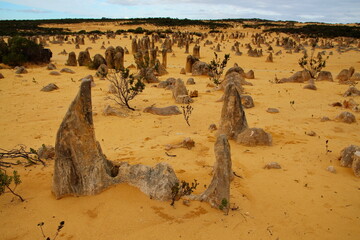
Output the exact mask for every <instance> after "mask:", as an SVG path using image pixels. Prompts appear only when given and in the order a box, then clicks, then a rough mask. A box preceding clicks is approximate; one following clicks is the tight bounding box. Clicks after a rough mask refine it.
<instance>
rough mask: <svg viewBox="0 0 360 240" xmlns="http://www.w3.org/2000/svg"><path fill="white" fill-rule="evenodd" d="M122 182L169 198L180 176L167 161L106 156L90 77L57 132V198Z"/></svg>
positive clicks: (53, 189)
mask: <svg viewBox="0 0 360 240" xmlns="http://www.w3.org/2000/svg"><path fill="white" fill-rule="evenodd" d="M122 182H126V183H129V184H131V185H133V186H136V187H138V188H139V189H140V190H141V191H142V192H144V193H146V194H148V195H149V196H150V197H152V198H154V199H158V200H169V199H171V193H172V190H171V188H172V187H173V186H174V185H175V183H177V182H178V179H177V177H176V175H175V172H174V170H173V169H172V168H171V167H170V166H169V165H168V164H166V163H159V164H157V165H156V166H155V167H148V166H144V165H134V166H131V165H129V164H128V163H116V164H115V163H114V162H111V161H109V160H107V159H106V157H105V155H104V154H103V153H102V151H101V147H100V144H99V143H98V142H97V141H96V139H95V132H94V125H93V118H92V103H91V81H90V80H84V81H82V83H81V87H80V90H79V93H78V95H77V96H76V97H75V99H74V101H73V102H72V104H71V105H70V107H69V109H68V112H67V113H66V115H65V117H64V120H63V122H62V123H61V125H60V128H59V130H58V133H57V136H56V144H55V167H54V176H53V186H52V191H53V193H54V195H55V197H56V198H62V197H64V196H67V195H73V196H81V195H93V194H97V193H99V192H101V191H102V190H104V189H106V188H107V187H109V186H110V185H113V184H117V183H122Z"/></svg>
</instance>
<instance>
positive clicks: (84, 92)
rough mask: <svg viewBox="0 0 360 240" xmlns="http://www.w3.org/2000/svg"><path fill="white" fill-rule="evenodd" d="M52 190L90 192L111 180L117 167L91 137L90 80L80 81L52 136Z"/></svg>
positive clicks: (58, 192) (59, 194)
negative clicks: (75, 93) (53, 155)
mask: <svg viewBox="0 0 360 240" xmlns="http://www.w3.org/2000/svg"><path fill="white" fill-rule="evenodd" d="M55 152H56V154H55V169H54V177H53V193H54V194H55V197H56V198H61V197H63V196H66V195H74V196H81V195H93V194H97V193H99V192H100V191H102V190H104V189H105V188H107V187H108V186H110V185H111V184H113V177H115V176H116V175H117V171H116V170H117V169H116V168H114V166H113V164H111V162H109V161H108V160H107V159H106V158H105V156H104V155H103V153H102V150H101V147H100V144H99V143H98V142H97V141H96V140H95V131H94V126H93V118H92V103H91V81H90V80H88V81H83V82H82V83H81V87H80V91H79V93H78V95H77V96H76V98H75V99H74V101H73V102H72V104H71V105H70V107H69V109H68V112H67V113H66V115H65V117H64V120H63V122H62V123H61V125H60V128H59V130H58V133H57V137H56V144H55Z"/></svg>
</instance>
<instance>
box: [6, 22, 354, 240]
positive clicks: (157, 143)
mask: <svg viewBox="0 0 360 240" xmlns="http://www.w3.org/2000/svg"><path fill="white" fill-rule="evenodd" d="M65 27H69V26H65ZM101 27H102V28H101V29H100V30H104V29H112V30H117V29H120V27H119V26H114V25H111V24H109V23H106V24H104V25H102V26H101ZM143 27H144V28H146V29H149V28H150V26H143ZM126 28H128V26H126ZM132 28H133V27H132ZM134 28H135V27H134ZM71 29H72V30H81V29H85V30H88V31H91V30H94V29H99V26H95V24H92V25H91V24H84V25H79V24H73V25H72V26H71ZM182 30H184V29H182ZM188 30H191V31H200V30H199V29H188ZM237 30H240V31H244V32H245V31H248V32H249V36H251V33H252V32H251V31H252V30H251V29H245V30H243V29H237ZM228 31H230V30H228ZM257 31H258V30H257ZM273 36H275V34H273ZM209 39H210V40H212V41H214V39H213V38H212V37H210V36H209ZM103 41H105V43H106V47H108V46H110V45H112V46H114V47H115V46H118V45H119V46H122V47H127V48H128V49H129V50H130V51H131V41H130V39H129V38H123V36H121V37H119V36H116V39H109V40H108V39H106V37H105V36H103V38H102V39H100V40H98V41H97V42H96V44H93V43H91V42H90V41H89V40H88V39H85V44H86V45H85V46H84V45H80V47H81V49H75V46H74V45H68V44H63V46H59V45H52V44H51V45H50V46H49V47H50V49H51V50H52V52H53V58H52V62H53V63H55V65H56V66H57V70H60V69H61V68H63V67H65V65H64V64H65V61H66V59H67V56H64V55H58V53H60V52H61V51H62V50H63V49H65V50H66V51H67V52H70V51H75V52H76V54H77V55H78V53H79V51H83V50H85V49H86V47H92V49H91V50H90V55H91V57H93V56H94V55H95V54H96V53H101V54H102V55H104V52H105V50H101V49H100V46H101V44H102V42H103ZM108 41H110V43H108ZM239 41H240V42H241V44H245V43H249V42H250V38H249V37H248V38H246V39H240V40H239ZM215 44H216V43H215V42H214V45H215ZM221 45H222V49H223V52H222V53H220V54H219V55H220V56H221V57H222V56H223V54H225V53H231V60H230V62H229V64H228V67H231V66H233V64H234V63H238V64H239V66H241V67H242V68H244V70H245V71H246V72H247V71H248V70H250V69H252V70H254V72H255V79H253V80H249V81H250V82H252V83H253V84H254V86H245V91H246V92H247V93H248V94H250V95H251V96H252V97H253V98H254V101H255V107H254V108H252V109H246V110H245V111H246V116H247V120H248V123H249V126H250V127H261V128H264V129H265V130H266V131H268V132H269V133H271V134H272V136H273V146H271V147H245V146H241V145H238V144H236V143H235V142H234V141H230V144H231V155H232V162H233V170H234V171H235V172H236V173H237V174H238V175H241V176H243V179H240V178H235V179H234V181H233V182H232V184H231V199H230V202H231V204H232V205H231V206H237V207H239V209H238V210H237V211H230V213H229V215H228V216H224V215H223V213H222V212H221V211H219V210H217V209H213V208H211V207H210V206H209V205H208V204H207V203H201V202H191V205H190V206H189V207H187V206H185V205H183V204H182V202H181V201H179V202H176V204H175V207H172V206H170V202H160V201H156V200H151V199H149V197H148V196H146V195H145V194H143V193H142V192H140V191H139V190H138V189H136V188H134V187H131V186H128V185H126V184H120V185H117V186H115V187H112V188H110V189H108V190H106V191H104V192H102V193H100V194H99V195H96V196H85V197H66V198H63V199H60V200H56V199H55V198H54V196H53V195H52V193H51V185H52V174H53V160H49V161H47V166H46V167H43V166H31V167H27V168H24V167H21V166H19V167H15V169H16V170H18V171H19V173H20V175H21V179H22V184H20V185H19V186H18V187H17V189H16V191H17V192H18V193H19V194H21V195H22V196H23V197H24V198H25V199H26V201H25V202H23V203H22V202H20V201H19V200H18V199H16V198H14V197H13V196H12V195H11V194H5V195H2V196H1V197H0V226H1V227H0V239H8V240H10V239H41V238H42V236H41V232H40V229H38V227H37V223H39V222H45V225H44V230H45V233H46V234H47V235H49V236H51V237H52V236H53V233H55V231H56V228H57V226H58V223H59V222H60V221H62V220H64V221H65V227H64V228H63V230H62V231H61V233H60V236H59V238H58V239H87V240H91V239H206V240H209V239H274V240H275V239H309V240H310V239H327V240H329V239H359V236H360V179H357V178H356V177H355V176H354V175H353V173H352V171H351V169H348V168H342V167H340V166H339V163H338V160H337V158H338V156H339V153H340V150H341V149H342V148H344V147H346V146H348V145H350V144H356V145H360V134H359V132H360V125H359V123H358V122H359V121H360V117H359V113H354V114H355V115H356V118H357V121H358V122H357V123H354V124H345V123H338V122H334V121H330V122H320V118H321V117H323V116H328V117H329V118H331V119H334V117H335V116H336V115H337V114H339V113H341V112H342V111H349V110H346V109H342V108H339V107H331V106H329V104H331V103H333V102H336V101H340V102H342V101H343V100H344V99H345V98H344V97H342V93H343V92H344V91H345V90H346V89H347V88H348V86H346V85H339V84H338V83H337V82H318V83H316V85H317V87H318V90H317V91H311V90H305V89H303V86H304V85H305V84H298V83H287V84H272V83H270V82H269V80H273V79H274V76H275V74H276V75H277V77H278V78H282V77H288V76H290V75H291V74H292V72H294V71H298V70H300V68H299V66H298V64H297V60H298V59H299V58H300V57H301V56H302V55H301V53H298V54H295V53H294V54H286V53H285V51H284V50H283V49H282V51H283V55H281V56H274V63H266V62H265V59H266V56H267V53H266V47H265V46H263V51H264V56H263V57H261V58H251V57H248V56H246V49H245V48H244V47H242V48H240V50H241V51H242V52H243V53H244V55H243V56H235V54H233V52H231V51H230V47H231V46H232V45H233V40H229V41H227V40H226V41H225V42H222V43H221ZM272 46H273V48H274V50H275V52H277V51H278V50H280V48H278V47H275V44H272ZM192 47H193V45H191V46H190V50H191V51H192ZM173 50H174V53H175V55H176V57H171V54H168V69H167V70H168V71H169V74H168V75H165V76H162V77H160V79H161V80H166V79H167V78H168V77H175V78H182V79H183V80H184V81H186V80H187V79H188V78H189V77H192V76H191V75H190V74H187V75H186V76H184V75H180V74H179V73H180V69H181V68H183V67H185V58H186V56H187V54H185V53H184V51H185V50H184V49H179V48H178V47H176V46H174V47H173ZM331 51H333V53H334V55H333V56H330V59H329V60H328V62H327V67H326V68H325V70H327V71H331V72H332V74H333V77H334V78H335V76H336V75H337V74H338V73H339V72H340V70H341V69H343V68H349V67H350V66H353V67H355V69H356V70H358V71H359V70H360V62H359V59H360V52H357V51H350V52H346V53H343V54H341V55H340V54H339V53H337V52H336V50H335V49H331ZM328 52H329V50H327V53H328ZM200 53H201V57H202V58H201V60H202V61H205V62H209V61H210V60H211V59H212V58H213V50H211V49H210V46H206V47H204V46H203V44H201V50H200ZM160 59H161V58H160ZM131 63H134V59H133V56H132V55H131V54H130V55H126V56H125V66H128V65H130V64H131ZM45 68H46V67H45V66H41V67H38V66H34V67H30V68H28V71H29V73H27V74H23V75H22V76H21V77H19V76H17V75H15V73H14V70H9V69H3V70H0V72H1V73H3V75H4V76H5V78H4V79H0V110H1V112H2V113H3V117H1V118H0V147H1V148H5V149H11V148H13V147H14V146H15V145H16V144H19V143H22V144H25V145H27V146H28V147H33V148H38V147H40V146H41V144H43V143H45V144H51V145H54V143H55V137H56V132H57V129H58V127H59V125H60V123H61V121H62V119H63V117H64V115H65V113H66V111H67V108H68V106H69V104H70V103H71V101H72V100H73V98H74V97H75V95H76V93H77V91H78V87H79V82H78V80H79V79H80V78H82V77H84V76H86V75H88V74H93V75H94V74H95V71H94V70H89V69H88V68H86V67H70V68H71V69H73V70H74V71H75V72H76V73H75V74H67V73H62V74H61V75H60V76H51V75H49V72H50V71H48V70H46V69H45ZM33 79H35V81H36V82H37V83H34V82H33ZM71 79H73V80H74V81H75V82H73V81H72V80H71ZM194 79H195V82H196V85H191V86H187V88H188V89H189V90H195V89H196V90H198V91H199V97H198V98H196V99H195V102H194V103H193V104H192V106H193V107H194V110H193V113H192V115H191V117H190V123H191V127H188V126H187V125H186V123H185V121H184V119H183V116H182V115H177V116H168V117H162V116H156V115H152V114H148V113H143V112H142V110H143V109H144V108H145V107H147V106H150V105H152V104H155V103H156V106H157V107H163V106H169V105H173V104H175V101H174V100H173V99H172V94H171V92H170V91H166V90H164V89H157V88H153V87H151V84H148V85H147V87H146V89H145V91H144V92H143V93H142V94H140V95H139V96H137V97H136V98H135V99H134V100H133V101H132V102H131V105H132V106H135V107H136V109H137V110H136V111H135V112H128V111H126V110H124V112H127V113H128V114H129V117H124V118H122V117H115V116H103V115H102V110H103V108H104V106H106V105H107V104H110V105H111V106H113V107H114V106H115V104H114V102H112V101H111V100H109V99H107V97H108V96H109V94H108V93H107V90H108V85H109V82H108V81H102V80H99V79H98V78H95V82H96V87H94V88H93V90H92V94H93V111H94V114H95V116H94V124H95V131H96V138H97V140H98V141H99V142H100V144H101V146H102V148H103V151H104V153H105V154H106V155H107V157H108V158H109V159H110V160H113V161H128V162H129V163H131V164H136V163H142V164H146V165H152V166H153V165H155V164H156V163H159V162H162V161H164V162H167V163H169V164H170V165H171V166H172V167H173V168H174V169H175V172H176V174H177V176H178V178H179V179H182V180H186V181H192V180H193V179H197V180H198V182H199V183H200V186H199V187H198V190H197V192H198V193H199V192H202V191H203V190H204V185H205V184H209V182H210V179H211V170H212V165H213V164H214V160H215V158H214V153H213V145H214V141H215V137H214V135H215V133H211V132H210V131H209V130H208V127H209V125H210V124H212V123H215V124H218V122H219V118H220V111H221V107H222V103H219V102H216V100H218V99H219V98H220V97H221V95H222V92H218V91H212V89H211V88H209V87H207V86H206V85H207V84H208V83H210V80H209V79H208V78H207V77H204V76H202V77H194ZM51 82H52V83H55V84H56V85H58V86H59V88H60V89H59V90H56V91H54V92H50V93H46V92H41V91H40V89H41V88H42V87H43V86H45V85H47V84H48V83H51ZM207 90H211V91H210V92H206V91H207ZM354 99H355V101H356V102H358V103H360V98H359V97H356V98H354ZM290 101H295V104H294V108H295V110H294V109H293V108H291V106H290ZM179 106H180V105H179ZM269 107H275V108H278V109H279V110H280V113H278V114H270V113H267V112H266V109H267V108H269ZM350 111H351V110H350ZM311 130H313V131H315V132H316V134H317V136H316V137H310V136H308V135H306V134H305V132H307V131H311ZM185 137H191V138H193V139H194V140H195V142H196V147H195V148H193V149H192V150H187V149H175V150H171V151H170V153H171V154H175V155H177V157H173V158H172V157H168V156H166V155H165V147H164V145H166V144H169V143H178V142H181V141H182V140H183V139H184V138H185ZM326 140H329V144H328V145H329V149H330V150H331V151H332V152H330V153H326V149H325V141H326ZM271 161H277V162H279V163H280V164H281V166H282V169H280V170H265V169H263V166H264V165H265V164H266V163H268V162H271ZM329 165H334V166H335V168H336V170H337V173H336V174H333V173H330V172H328V171H326V167H327V166H329Z"/></svg>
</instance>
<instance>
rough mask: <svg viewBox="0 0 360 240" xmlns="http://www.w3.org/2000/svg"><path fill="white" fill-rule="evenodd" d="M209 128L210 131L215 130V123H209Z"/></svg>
mask: <svg viewBox="0 0 360 240" xmlns="http://www.w3.org/2000/svg"><path fill="white" fill-rule="evenodd" d="M209 130H210V131H211V132H213V131H216V130H217V127H216V124H215V123H212V124H210V126H209Z"/></svg>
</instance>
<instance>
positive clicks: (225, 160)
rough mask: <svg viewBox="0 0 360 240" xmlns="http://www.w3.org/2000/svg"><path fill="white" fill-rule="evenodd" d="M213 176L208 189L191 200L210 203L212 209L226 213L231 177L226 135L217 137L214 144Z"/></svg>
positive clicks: (228, 204)
mask: <svg viewBox="0 0 360 240" xmlns="http://www.w3.org/2000/svg"><path fill="white" fill-rule="evenodd" d="M214 151H215V158H216V162H215V164H214V175H213V178H212V180H211V183H210V184H209V187H208V188H207V189H206V190H205V191H204V192H203V193H202V194H200V195H199V196H191V199H194V200H200V201H205V202H208V203H210V205H211V206H212V207H213V208H217V209H221V210H223V211H224V212H225V213H228V211H229V206H230V182H231V179H232V177H233V173H232V166H231V165H232V163H231V153H230V145H229V142H228V139H227V137H226V135H223V134H221V135H219V136H218V137H217V139H216V142H215V147H214Z"/></svg>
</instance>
